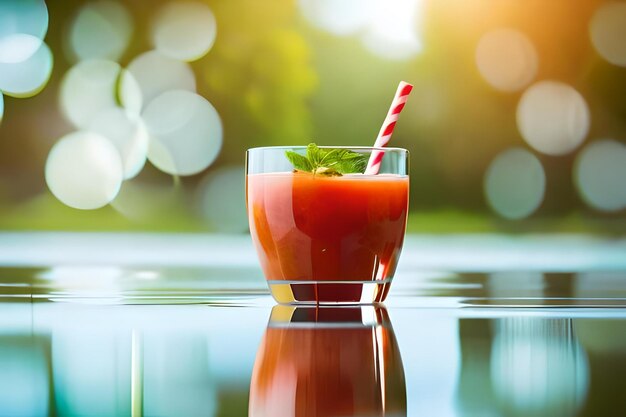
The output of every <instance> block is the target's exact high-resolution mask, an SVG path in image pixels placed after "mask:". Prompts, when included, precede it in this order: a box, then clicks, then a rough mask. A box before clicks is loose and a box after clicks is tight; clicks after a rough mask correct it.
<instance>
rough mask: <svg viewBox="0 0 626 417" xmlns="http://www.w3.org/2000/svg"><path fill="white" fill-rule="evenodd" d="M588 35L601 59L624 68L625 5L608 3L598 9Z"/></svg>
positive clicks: (625, 64) (625, 52)
mask: <svg viewBox="0 0 626 417" xmlns="http://www.w3.org/2000/svg"><path fill="white" fill-rule="evenodd" d="M589 34H590V36H591V43H592V44H593V46H594V48H595V49H596V51H597V52H598V54H600V56H602V58H604V59H606V60H607V61H609V62H610V63H611V64H614V65H619V66H622V67H626V42H624V39H626V3H624V2H621V1H619V2H618V1H610V2H607V3H604V4H603V5H601V6H600V7H598V9H597V10H596V11H595V13H594V14H593V16H592V18H591V22H590V23H589Z"/></svg>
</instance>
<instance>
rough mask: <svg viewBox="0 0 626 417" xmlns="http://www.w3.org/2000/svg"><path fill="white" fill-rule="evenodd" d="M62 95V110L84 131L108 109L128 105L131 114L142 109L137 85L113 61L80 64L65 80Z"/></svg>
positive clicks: (137, 112) (90, 61)
mask: <svg viewBox="0 0 626 417" xmlns="http://www.w3.org/2000/svg"><path fill="white" fill-rule="evenodd" d="M120 80H121V82H120ZM59 94H60V95H59V101H60V105H61V111H62V112H63V114H64V115H65V117H66V118H67V119H68V120H69V121H70V122H71V123H72V124H74V126H76V127H78V128H81V129H87V128H88V127H89V126H90V124H91V123H92V121H93V120H94V119H95V118H96V117H97V116H98V115H99V114H100V113H102V112H104V111H106V110H108V109H111V108H117V107H120V106H124V108H125V109H126V110H127V111H128V112H129V113H130V114H131V115H138V114H139V112H140V108H141V92H140V90H139V87H138V85H137V83H136V82H135V81H134V80H133V79H132V76H130V75H129V74H127V72H126V71H124V70H123V69H122V68H121V67H120V66H119V64H118V63H116V62H113V61H107V60H99V59H98V60H87V61H81V62H79V63H78V64H76V65H75V66H73V67H72V68H71V69H70V70H69V71H68V72H67V73H66V74H65V76H64V77H63V80H62V82H61V88H60V93H59Z"/></svg>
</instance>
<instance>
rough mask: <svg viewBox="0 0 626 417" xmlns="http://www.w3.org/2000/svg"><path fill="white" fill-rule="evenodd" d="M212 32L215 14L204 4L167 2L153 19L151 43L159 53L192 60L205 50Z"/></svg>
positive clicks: (213, 35) (215, 28)
mask: <svg viewBox="0 0 626 417" xmlns="http://www.w3.org/2000/svg"><path fill="white" fill-rule="evenodd" d="M216 33H217V24H216V22H215V16H213V12H211V9H210V8H209V7H208V6H207V5H206V4H203V3H198V2H181V3H167V4H166V5H165V6H163V7H162V8H161V10H160V11H159V13H158V14H157V16H156V18H155V20H154V24H153V27H152V42H153V44H154V47H155V49H156V50H157V51H159V52H161V53H162V54H163V55H166V56H168V57H170V58H174V59H180V60H181V61H195V60H197V59H199V58H201V57H203V56H204V55H206V53H207V52H209V49H211V47H212V46H213V43H214V42H215V35H216Z"/></svg>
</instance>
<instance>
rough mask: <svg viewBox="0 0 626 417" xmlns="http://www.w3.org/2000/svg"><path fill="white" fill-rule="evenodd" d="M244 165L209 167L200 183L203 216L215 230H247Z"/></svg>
mask: <svg viewBox="0 0 626 417" xmlns="http://www.w3.org/2000/svg"><path fill="white" fill-rule="evenodd" d="M245 188H246V178H245V168H244V167H243V166H226V167H221V168H218V169H216V170H215V171H211V172H210V173H209V174H208V175H207V176H206V177H205V178H204V180H203V181H202V183H201V184H200V186H199V199H200V210H201V214H202V217H203V218H204V219H206V221H207V222H208V224H209V225H210V226H211V227H212V228H213V229H214V230H216V231H218V232H224V233H243V232H245V231H247V230H248V215H247V212H246V199H245Z"/></svg>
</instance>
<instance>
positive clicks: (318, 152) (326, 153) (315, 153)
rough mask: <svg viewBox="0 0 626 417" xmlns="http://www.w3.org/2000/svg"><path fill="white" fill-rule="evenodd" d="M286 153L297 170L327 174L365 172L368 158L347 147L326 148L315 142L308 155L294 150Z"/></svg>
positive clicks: (308, 149)
mask: <svg viewBox="0 0 626 417" xmlns="http://www.w3.org/2000/svg"><path fill="white" fill-rule="evenodd" d="M285 155H286V156H287V159H289V161H290V162H291V163H292V165H293V166H294V168H296V169H297V170H300V171H307V172H312V173H314V174H316V175H325V176H339V175H342V174H354V173H363V172H365V168H366V167H367V160H368V157H367V156H366V155H363V154H360V153H358V152H352V151H349V150H347V149H330V150H325V149H321V148H319V147H318V146H317V145H316V144H314V143H310V144H309V145H308V146H307V148H306V156H304V155H300V154H298V153H296V152H292V151H286V152H285Z"/></svg>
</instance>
